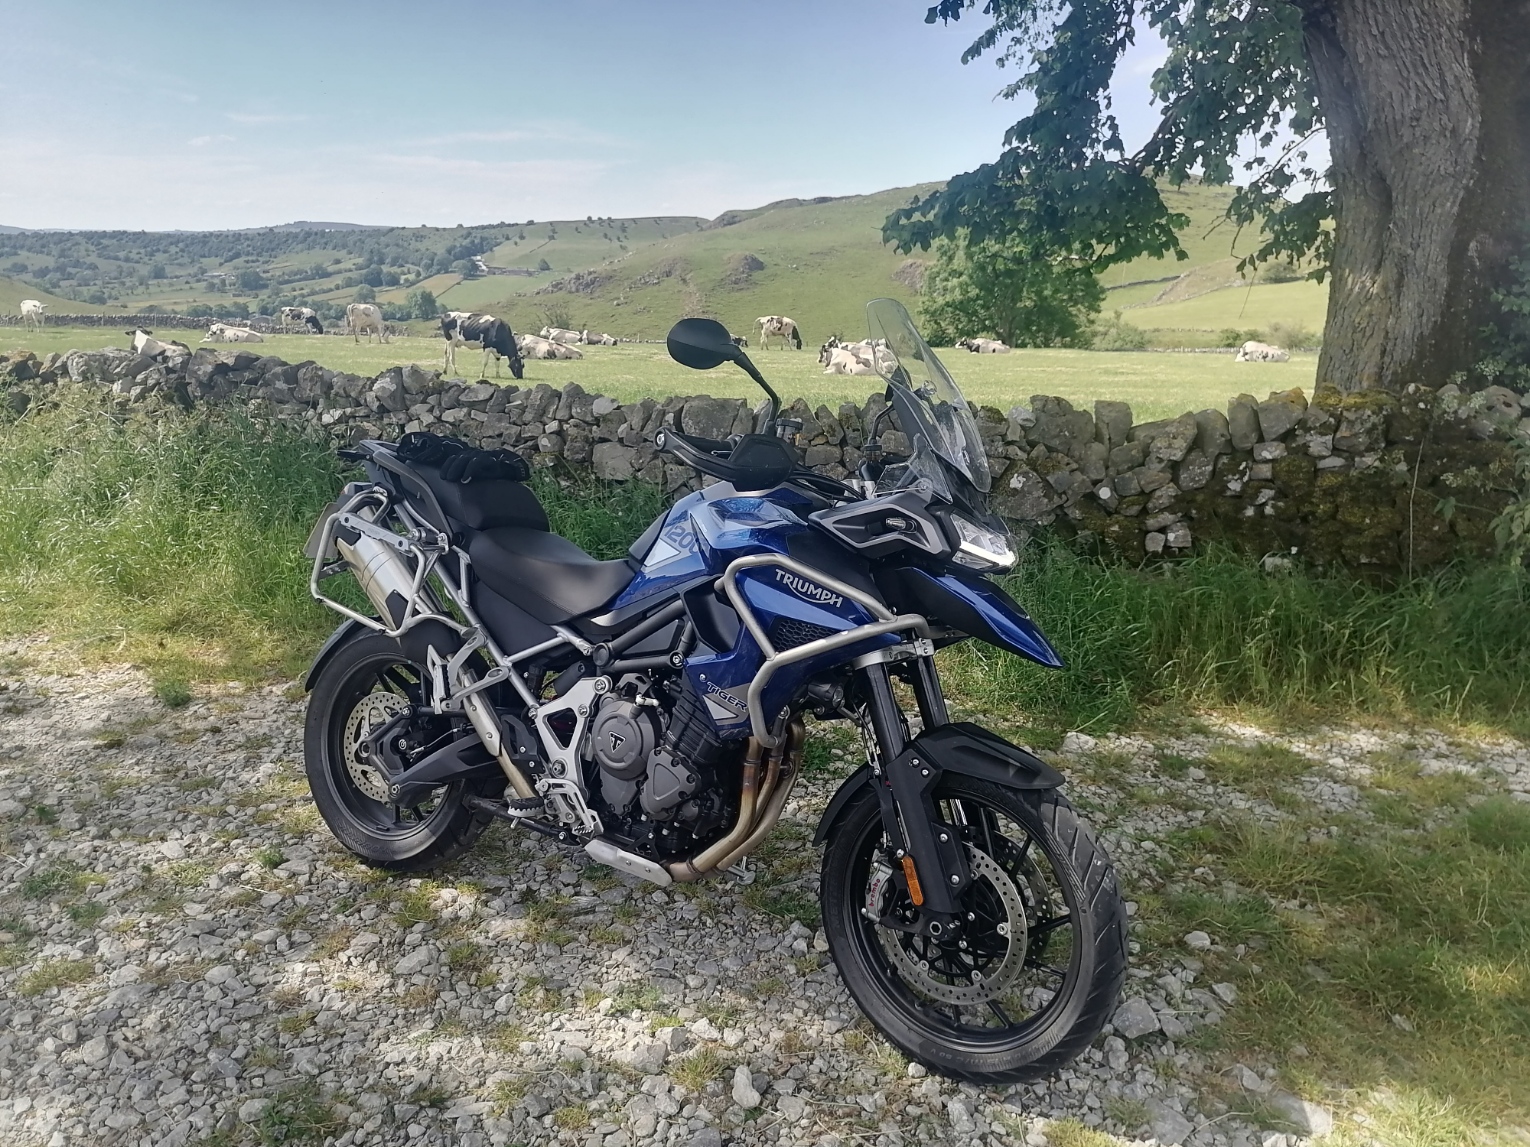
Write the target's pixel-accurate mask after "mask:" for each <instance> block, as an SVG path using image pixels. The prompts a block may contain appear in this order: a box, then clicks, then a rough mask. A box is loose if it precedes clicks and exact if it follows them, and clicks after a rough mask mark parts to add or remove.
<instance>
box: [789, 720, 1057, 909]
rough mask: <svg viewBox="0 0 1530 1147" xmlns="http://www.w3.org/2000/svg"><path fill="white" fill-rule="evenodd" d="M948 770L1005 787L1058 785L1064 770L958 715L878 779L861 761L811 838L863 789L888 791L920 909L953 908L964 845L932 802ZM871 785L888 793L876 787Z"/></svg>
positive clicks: (822, 836)
mask: <svg viewBox="0 0 1530 1147" xmlns="http://www.w3.org/2000/svg"><path fill="white" fill-rule="evenodd" d="M948 772H951V773H960V774H962V775H963V776H968V777H974V778H976V779H978V780H984V781H989V782H991V783H993V784H996V785H1002V786H1003V787H1005V788H1011V789H1055V788H1058V787H1060V786H1061V785H1062V784H1063V775H1062V774H1061V773H1059V772H1058V771H1057V770H1056V769H1054V768H1052V766H1051V765H1049V764H1047V763H1046V762H1045V761H1043V760H1041V759H1040V758H1038V757H1036V756H1033V755H1032V754H1031V753H1028V752H1026V751H1025V750H1024V749H1022V748H1020V747H1019V746H1018V745H1012V744H1010V743H1009V742H1008V741H1006V740H1004V738H1002V737H1000V736H997V735H996V734H994V733H990V732H989V731H988V730H987V729H984V728H982V727H980V726H978V725H973V724H971V723H970V722H965V721H963V722H957V723H954V724H949V725H940V726H937V727H936V728H934V729H930V730H928V731H926V732H924V733H921V734H920V735H919V736H917V737H915V738H914V739H913V740H912V741H910V742H909V743H908V746H907V748H905V749H904V751H903V752H902V753H901V754H899V756H898V757H897V759H896V760H893V761H891V762H889V763H888V765H887V767H886V769H885V770H884V772H883V775H882V776H881V777H878V776H877V775H876V774H875V773H873V772H872V770H871V769H870V768H869V767H867V768H863V769H860V770H859V771H857V772H856V773H854V774H852V775H851V776H850V777H848V778H846V780H845V783H844V784H842V785H840V787H839V791H838V792H836V793H835V794H834V797H833V799H832V800H830V801H829V807H828V808H826V809H825V810H824V814H823V818H822V819H821V820H820V821H819V822H818V832H817V833H816V834H815V835H814V837H813V843H814V844H823V843H824V842H825V841H826V840H828V838H829V835H830V833H832V832H833V831H834V830H835V827H836V825H838V823H839V821H840V819H841V818H842V817H843V816H844V814H845V810H846V809H847V808H848V807H849V805H850V802H851V801H853V800H855V799H857V798H858V797H861V796H863V795H864V794H867V793H870V794H871V795H873V796H874V797H875V798H876V799H878V800H879V801H882V800H885V799H886V798H887V796H888V793H889V792H890V794H891V797H892V801H893V803H894V804H895V805H896V806H897V810H898V814H899V818H900V820H901V822H902V824H903V826H904V827H905V828H906V829H907V833H906V837H907V845H908V851H909V853H910V855H911V856H912V857H913V861H914V864H915V866H916V868H917V871H918V874H919V882H920V884H921V885H922V887H923V895H924V897H925V907H926V910H927V911H929V912H933V913H935V914H936V915H942V916H944V915H949V914H951V913H953V912H954V911H955V910H956V902H955V897H956V895H958V894H959V893H960V892H961V891H962V889H963V888H964V887H966V885H967V884H968V883H969V882H970V880H971V873H970V872H969V870H968V867H967V857H966V854H965V850H964V849H962V848H961V847H960V846H959V845H958V844H957V843H956V842H955V841H954V839H953V836H954V834H953V833H952V832H951V831H950V828H951V826H949V825H946V824H944V823H943V822H942V821H941V820H940V819H939V811H938V808H937V806H936V804H935V802H934V793H935V789H936V787H937V786H938V785H939V784H940V778H941V777H942V776H943V775H944V774H946V773H948ZM878 785H884V786H886V788H887V790H888V792H882V791H879V790H878V788H877V786H878ZM888 823H889V824H890V823H891V822H888ZM919 902H920V901H919V898H918V897H916V898H915V903H919Z"/></svg>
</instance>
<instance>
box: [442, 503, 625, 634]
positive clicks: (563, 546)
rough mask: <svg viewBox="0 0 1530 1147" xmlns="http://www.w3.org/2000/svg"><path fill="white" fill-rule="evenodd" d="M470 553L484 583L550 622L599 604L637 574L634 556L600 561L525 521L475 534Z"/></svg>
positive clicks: (566, 617) (557, 622)
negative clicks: (527, 524)
mask: <svg viewBox="0 0 1530 1147" xmlns="http://www.w3.org/2000/svg"><path fill="white" fill-rule="evenodd" d="M468 557H470V558H472V560H473V568H474V570H476V571H477V573H478V576H479V577H480V578H481V579H483V582H484V584H485V585H487V586H488V587H489V588H490V589H492V590H494V591H495V592H496V593H498V594H500V595H502V596H503V597H505V598H508V599H509V600H510V601H512V602H514V603H515V604H516V605H518V606H520V607H521V608H522V609H524V610H525V611H526V612H527V613H529V614H531V616H532V617H534V618H536V619H537V620H538V621H540V622H543V623H545V624H547V625H558V624H560V623H562V622H565V621H568V620H570V619H571V618H575V617H579V616H580V615H581V614H586V613H590V612H592V611H594V610H597V609H599V608H600V607H601V606H603V605H605V604H606V603H607V602H609V601H610V600H611V599H612V598H614V597H616V595H617V594H619V593H621V592H622V590H624V589H626V588H627V585H628V583H630V582H631V581H632V579H633V578H634V577H636V576H637V565H636V563H634V562H633V561H632V560H631V559H630V558H618V559H617V560H615V561H610V562H603V561H599V560H598V559H596V558H592V557H591V556H590V555H589V554H587V553H585V552H584V551H583V550H582V549H580V548H579V547H578V546H576V545H575V544H574V543H573V542H571V541H569V540H568V539H567V538H560V537H559V536H558V535H557V534H551V533H546V532H544V531H542V530H533V529H527V528H525V527H522V526H501V527H498V528H496V529H491V530H480V531H478V532H476V533H474V534H473V536H472V537H471V538H470V539H469V541H468Z"/></svg>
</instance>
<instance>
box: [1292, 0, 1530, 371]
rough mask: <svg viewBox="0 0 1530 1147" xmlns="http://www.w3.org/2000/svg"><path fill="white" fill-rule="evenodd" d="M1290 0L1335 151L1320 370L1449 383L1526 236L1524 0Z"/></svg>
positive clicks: (1529, 140) (1527, 36)
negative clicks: (1331, 247)
mask: <svg viewBox="0 0 1530 1147" xmlns="http://www.w3.org/2000/svg"><path fill="white" fill-rule="evenodd" d="M1296 2H1297V3H1298V4H1299V5H1300V7H1301V8H1302V12H1303V17H1304V31H1305V36H1306V46H1307V54H1308V58H1309V60H1310V62H1311V65H1312V73H1313V78H1314V81H1315V83H1316V85H1317V89H1318V100H1319V103H1320V105H1321V107H1322V110H1323V116H1324V120H1325V122H1326V124H1327V128H1328V137H1329V146H1330V150H1331V154H1332V161H1333V168H1332V181H1333V191H1334V207H1335V219H1336V227H1335V233H1334V251H1333V268H1332V285H1331V288H1330V291H1329V297H1328V321H1327V326H1326V329H1325V331H1324V340H1323V353H1322V355H1321V357H1320V358H1319V361H1318V383H1319V385H1323V384H1325V383H1326V384H1332V385H1334V386H1337V387H1338V388H1339V389H1340V390H1346V391H1347V390H1357V389H1361V388H1365V387H1383V388H1386V389H1392V390H1395V389H1398V388H1400V387H1402V386H1404V385H1406V384H1407V383H1409V382H1414V381H1419V382H1426V383H1431V384H1433V385H1436V386H1438V385H1441V384H1443V383H1444V382H1446V381H1447V380H1448V379H1449V378H1450V377H1451V376H1452V375H1453V374H1455V373H1456V372H1458V371H1464V370H1467V369H1468V368H1470V367H1471V366H1472V365H1473V364H1474V363H1476V362H1477V361H1478V359H1479V358H1480V357H1481V353H1482V350H1481V347H1480V346H1479V342H1480V340H1481V329H1482V327H1483V326H1484V324H1485V323H1486V322H1488V321H1490V319H1491V318H1492V316H1493V306H1492V300H1491V296H1492V293H1493V291H1494V290H1495V289H1496V288H1497V287H1499V286H1500V285H1502V283H1503V282H1504V280H1505V277H1506V275H1507V273H1508V261H1509V259H1510V258H1511V257H1512V256H1513V255H1515V254H1516V253H1517V252H1518V251H1520V250H1521V249H1522V248H1523V245H1524V242H1525V233H1524V227H1525V224H1526V218H1527V207H1530V0H1296Z"/></svg>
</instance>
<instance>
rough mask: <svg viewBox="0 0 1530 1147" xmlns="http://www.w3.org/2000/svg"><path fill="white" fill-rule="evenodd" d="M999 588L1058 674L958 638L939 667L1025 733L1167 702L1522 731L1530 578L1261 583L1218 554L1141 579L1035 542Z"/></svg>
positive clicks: (1125, 715)
mask: <svg viewBox="0 0 1530 1147" xmlns="http://www.w3.org/2000/svg"><path fill="white" fill-rule="evenodd" d="M1009 589H1010V592H1011V593H1012V594H1013V595H1014V596H1015V598H1016V599H1017V600H1019V601H1020V602H1021V603H1022V604H1023V605H1024V606H1025V607H1026V608H1027V609H1028V610H1029V611H1030V612H1031V614H1032V616H1033V617H1034V618H1035V620H1036V621H1037V623H1038V624H1039V625H1040V626H1041V627H1042V629H1043V630H1044V631H1045V632H1046V633H1047V635H1048V636H1049V637H1050V638H1051V639H1052V641H1053V643H1054V644H1055V645H1056V646H1057V648H1058V649H1059V650H1060V651H1061V653H1062V654H1063V657H1064V659H1065V660H1066V661H1067V663H1068V666H1067V668H1066V669H1064V670H1062V671H1060V672H1054V671H1050V670H1044V669H1041V668H1039V667H1035V666H1032V665H1031V664H1030V663H1028V662H1024V661H1021V660H1019V659H1018V658H1014V657H1010V656H1008V655H1006V654H1002V653H999V652H997V651H995V650H992V649H990V648H988V647H986V646H978V645H976V644H975V643H971V642H969V643H967V644H966V645H964V646H961V647H959V648H958V649H957V650H956V651H954V652H953V655H952V656H951V657H950V658H949V663H948V664H949V671H950V673H951V674H952V675H953V676H952V684H953V685H954V687H955V688H956V690H957V692H958V693H960V694H962V695H964V696H965V697H966V698H968V699H969V700H972V701H975V702H977V703H978V704H981V705H984V706H987V707H989V708H991V709H993V710H995V711H1000V710H1001V709H1002V711H1004V712H1006V713H1013V712H1014V711H1016V710H1018V712H1019V714H1020V715H1021V716H1022V717H1023V719H1024V720H1025V721H1027V722H1029V723H1033V724H1037V725H1042V726H1052V727H1061V728H1084V727H1090V728H1096V729H1107V728H1111V727H1116V726H1121V725H1125V724H1129V723H1131V721H1132V720H1133V719H1134V716H1135V715H1136V714H1137V712H1138V711H1139V710H1141V709H1142V708H1143V707H1144V706H1163V705H1171V706H1179V707H1185V708H1215V707H1248V708H1254V709H1263V710H1267V711H1270V712H1272V713H1276V714H1281V715H1288V716H1290V715H1302V714H1317V713H1324V714H1344V715H1362V716H1366V717H1372V718H1375V717H1380V718H1392V717H1397V718H1402V717H1409V716H1422V717H1426V718H1431V719H1443V720H1451V721H1483V722H1487V723H1490V724H1494V725H1498V726H1500V727H1504V728H1510V729H1518V730H1524V729H1527V728H1530V721H1527V720H1526V718H1525V717H1524V716H1523V715H1522V709H1523V706H1522V704H1521V702H1522V701H1523V700H1524V695H1525V690H1526V688H1527V683H1530V609H1527V608H1526V607H1527V603H1530V580H1527V578H1526V577H1525V576H1524V574H1523V573H1522V572H1518V571H1514V570H1511V569H1508V568H1506V567H1504V566H1491V565H1477V566H1471V567H1461V568H1456V569H1447V570H1444V571H1441V572H1438V573H1434V574H1430V575H1428V576H1422V577H1416V578H1414V579H1412V580H1409V581H1404V582H1400V583H1397V584H1392V585H1382V584H1377V583H1371V582H1366V581H1361V580H1359V579H1357V578H1355V577H1352V576H1350V575H1348V574H1346V573H1344V572H1343V571H1335V572H1332V573H1317V572H1312V571H1304V570H1300V569H1298V570H1294V571H1291V572H1288V573H1279V574H1268V573H1265V572H1264V571H1263V570H1261V569H1260V567H1259V564H1258V563H1257V562H1255V561H1253V560H1251V559H1249V558H1246V557H1243V556H1241V555H1238V554H1234V553H1231V552H1228V551H1225V550H1222V551H1218V550H1211V551H1208V552H1206V553H1204V554H1201V555H1198V556H1196V557H1194V558H1190V559H1188V560H1185V561H1183V562H1179V563H1177V564H1175V565H1172V566H1161V567H1158V568H1156V569H1151V570H1143V569H1135V568H1132V567H1129V566H1122V565H1111V564H1107V563H1103V562H1100V561H1097V560H1094V559H1090V558H1086V557H1081V556H1079V555H1077V554H1074V553H1072V552H1071V551H1069V550H1067V549H1065V548H1063V547H1062V546H1060V545H1058V546H1045V545H1044V546H1039V547H1035V548H1033V549H1032V550H1031V551H1030V552H1029V554H1028V555H1027V560H1026V562H1025V564H1024V565H1023V566H1022V568H1021V569H1020V571H1019V572H1018V573H1017V574H1015V575H1014V576H1013V577H1011V578H1010V579H1009Z"/></svg>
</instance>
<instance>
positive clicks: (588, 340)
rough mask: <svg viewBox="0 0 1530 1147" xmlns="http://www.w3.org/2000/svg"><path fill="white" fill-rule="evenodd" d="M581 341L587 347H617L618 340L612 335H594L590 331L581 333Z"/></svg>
mask: <svg viewBox="0 0 1530 1147" xmlns="http://www.w3.org/2000/svg"><path fill="white" fill-rule="evenodd" d="M579 341H580V342H582V343H584V344H585V345H586V346H615V345H616V339H614V338H612V337H611V336H610V335H592V334H591V333H590V332H589V331H580V332H579Z"/></svg>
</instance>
